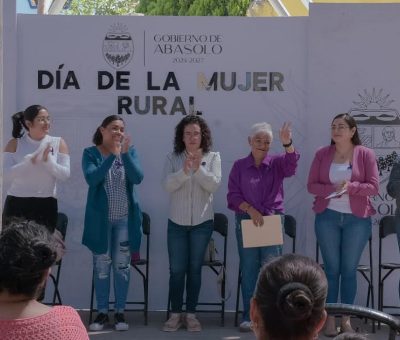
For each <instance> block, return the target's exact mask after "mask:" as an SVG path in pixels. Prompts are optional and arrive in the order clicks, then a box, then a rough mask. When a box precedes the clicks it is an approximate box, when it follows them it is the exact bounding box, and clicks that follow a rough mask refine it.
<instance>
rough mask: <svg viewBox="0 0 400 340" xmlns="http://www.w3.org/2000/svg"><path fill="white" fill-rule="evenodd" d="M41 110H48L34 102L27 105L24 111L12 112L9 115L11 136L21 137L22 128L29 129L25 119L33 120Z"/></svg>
mask: <svg viewBox="0 0 400 340" xmlns="http://www.w3.org/2000/svg"><path fill="white" fill-rule="evenodd" d="M41 110H46V111H48V110H47V109H46V108H45V107H44V106H42V105H38V104H35V105H31V106H28V107H27V108H26V109H25V111H21V112H17V113H15V114H13V115H12V117H11V119H12V123H13V130H12V136H13V137H14V138H21V137H22V136H23V135H24V130H23V129H25V130H29V129H28V127H27V126H26V124H25V121H30V122H33V120H34V119H35V117H36V116H37V115H38V114H39V112H40V111H41Z"/></svg>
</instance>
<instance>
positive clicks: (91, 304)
mask: <svg viewBox="0 0 400 340" xmlns="http://www.w3.org/2000/svg"><path fill="white" fill-rule="evenodd" d="M93 298H94V273H93V274H92V290H91V293H90V311H89V325H90V324H91V323H92V318H93Z"/></svg>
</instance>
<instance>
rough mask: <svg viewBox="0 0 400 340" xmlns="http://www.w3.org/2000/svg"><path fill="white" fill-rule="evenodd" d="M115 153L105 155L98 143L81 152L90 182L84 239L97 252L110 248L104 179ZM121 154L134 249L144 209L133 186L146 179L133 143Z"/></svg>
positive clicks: (130, 235) (139, 238)
mask: <svg viewBox="0 0 400 340" xmlns="http://www.w3.org/2000/svg"><path fill="white" fill-rule="evenodd" d="M115 157H116V156H115V155H114V154H111V155H110V156H108V157H107V158H106V159H103V156H102V155H101V153H100V151H99V150H98V149H97V147H96V146H91V147H89V148H86V149H85V150H84V151H83V156H82V170H83V174H84V176H85V180H86V182H87V184H88V185H89V191H88V196H87V201H86V211H85V224H84V230H83V238H82V243H83V244H84V245H85V246H87V247H88V248H89V249H90V250H91V251H92V252H94V253H96V254H104V253H106V252H107V250H108V228H109V220H108V200H107V194H106V189H105V187H104V183H105V179H106V176H107V173H108V171H109V170H110V167H111V165H112V163H113V162H114V160H115ZM121 158H122V161H123V163H124V168H125V177H126V190H127V196H128V201H129V202H128V234H129V246H130V250H131V251H132V252H133V251H139V249H140V242H141V239H142V231H141V226H142V212H141V210H140V207H139V202H138V197H137V194H136V191H135V187H134V186H135V184H139V183H140V182H141V181H142V180H143V171H142V167H141V166H140V163H139V159H138V157H137V153H136V150H135V149H134V148H133V147H130V148H129V151H128V152H126V153H122V154H121Z"/></svg>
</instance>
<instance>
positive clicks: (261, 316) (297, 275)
mask: <svg viewBox="0 0 400 340" xmlns="http://www.w3.org/2000/svg"><path fill="white" fill-rule="evenodd" d="M327 290H328V283H327V280H326V277H325V274H324V271H323V270H322V269H321V266H320V265H319V264H317V263H316V262H315V261H313V260H311V259H310V258H308V257H305V256H302V255H295V254H287V255H283V256H281V257H276V258H274V259H272V260H271V261H270V262H268V263H266V264H264V266H263V267H262V269H261V271H260V275H259V277H258V281H257V285H256V288H255V291H254V295H253V298H252V299H251V307H250V318H251V322H252V329H253V331H254V333H255V335H256V338H257V340H312V339H317V338H318V332H319V331H320V330H321V328H322V327H323V325H324V322H325V319H326V311H325V299H326V295H327Z"/></svg>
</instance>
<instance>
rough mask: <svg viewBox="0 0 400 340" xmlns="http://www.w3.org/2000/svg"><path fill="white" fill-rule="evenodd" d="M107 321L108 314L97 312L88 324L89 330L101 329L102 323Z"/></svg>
mask: <svg viewBox="0 0 400 340" xmlns="http://www.w3.org/2000/svg"><path fill="white" fill-rule="evenodd" d="M108 322H109V319H108V315H107V314H104V313H99V314H97V317H96V319H94V321H93V323H91V324H90V326H89V330H91V331H102V330H103V328H104V325H105V324H107V323H108Z"/></svg>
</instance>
